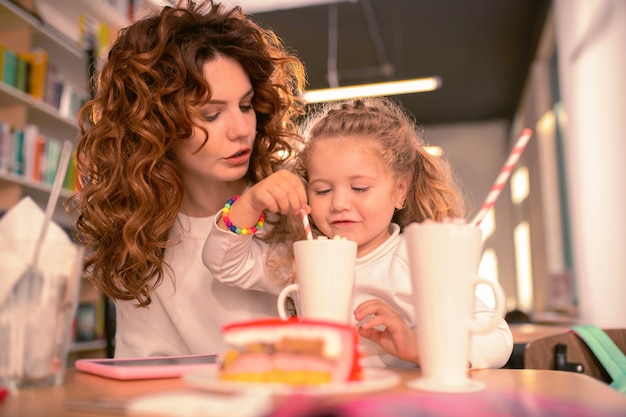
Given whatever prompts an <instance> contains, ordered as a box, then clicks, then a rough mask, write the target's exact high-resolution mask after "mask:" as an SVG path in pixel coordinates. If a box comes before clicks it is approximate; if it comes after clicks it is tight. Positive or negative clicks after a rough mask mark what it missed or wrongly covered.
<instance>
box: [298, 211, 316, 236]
mask: <svg viewBox="0 0 626 417" xmlns="http://www.w3.org/2000/svg"><path fill="white" fill-rule="evenodd" d="M300 216H302V224H303V225H304V233H306V238H307V240H313V233H312V232H311V224H310V223H309V216H307V214H306V212H305V211H304V210H300Z"/></svg>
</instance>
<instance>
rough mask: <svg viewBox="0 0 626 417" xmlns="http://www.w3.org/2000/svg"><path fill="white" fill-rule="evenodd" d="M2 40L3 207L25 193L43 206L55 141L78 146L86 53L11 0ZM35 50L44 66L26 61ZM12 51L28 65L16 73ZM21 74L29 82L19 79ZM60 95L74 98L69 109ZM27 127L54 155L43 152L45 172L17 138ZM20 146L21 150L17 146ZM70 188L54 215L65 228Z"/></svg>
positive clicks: (2, 6) (1, 3)
mask: <svg viewBox="0 0 626 417" xmlns="http://www.w3.org/2000/svg"><path fill="white" fill-rule="evenodd" d="M0 39H1V41H0V44H1V47H2V51H1V52H2V53H3V59H2V67H1V68H2V69H1V75H2V77H1V78H0V123H1V124H2V126H3V131H2V132H3V133H2V135H1V136H0V138H1V139H2V142H1V144H2V147H1V148H0V154H1V155H0V156H1V159H0V161H1V162H0V210H7V209H9V208H11V207H12V206H13V205H14V204H15V203H17V202H18V201H19V200H20V199H21V198H22V197H24V196H25V195H29V196H31V197H32V198H33V200H35V201H36V202H37V203H38V204H39V205H40V206H41V207H42V208H45V205H46V203H47V199H48V194H49V192H50V189H51V183H52V182H51V181H50V178H51V177H52V178H53V175H52V176H51V175H50V174H49V173H51V172H54V170H55V163H56V161H57V160H58V158H57V159H54V154H53V153H52V148H53V146H52V142H53V141H54V142H55V144H60V143H62V141H64V140H68V139H69V140H71V141H72V142H74V144H76V142H77V136H78V123H77V121H76V112H77V109H78V107H79V106H80V104H81V101H84V100H85V99H86V98H87V85H88V73H87V63H88V57H87V54H86V53H85V51H83V49H82V48H81V47H80V46H79V45H78V44H77V42H75V41H73V40H72V39H69V38H68V37H67V36H65V35H63V34H62V33H61V32H59V31H58V30H57V29H55V27H54V26H52V25H50V24H47V23H46V22H45V21H44V20H43V19H42V18H41V16H39V15H38V14H37V13H34V14H33V13H30V12H29V11H27V10H26V9H23V8H22V7H20V6H18V5H17V4H15V3H13V2H11V1H8V0H0ZM32 54H38V55H39V56H43V64H41V66H39V64H37V65H35V63H34V62H29V61H28V60H29V56H30V55H32ZM11 55H13V56H15V57H17V58H18V59H19V60H23V61H26V62H27V63H28V64H27V65H28V66H27V67H19V66H18V67H17V68H16V69H15V70H13V71H14V72H15V73H16V74H15V75H14V77H12V75H13V74H11V71H12V70H11V65H10V62H7V56H11ZM36 68H38V69H36ZM36 71H39V72H38V73H37V72H36ZM24 72H25V73H24ZM20 76H21V77H22V78H25V79H26V81H22V82H21V83H20V82H19V81H17V80H18V79H19V78H20ZM53 87H55V88H56V91H57V92H58V94H56V99H57V100H56V102H54V100H53V99H54V98H55V97H54V96H55V94H54V93H53V92H52V91H51V90H52V88H53ZM46 90H48V91H46ZM62 94H66V95H68V96H72V95H74V96H75V97H76V99H77V100H76V101H75V102H74V104H73V106H71V108H70V106H69V103H67V104H65V105H64V106H61V103H60V99H61V95H62ZM26 131H30V132H32V131H34V132H36V134H37V135H38V136H37V137H38V140H41V141H43V142H44V143H45V144H44V145H43V147H42V149H43V150H42V151H41V152H42V153H45V152H49V153H50V155H51V156H50V158H49V161H48V160H47V159H46V158H45V156H44V161H46V162H48V163H47V164H46V167H47V172H41V173H39V172H37V173H33V172H32V171H31V170H30V169H28V170H26V167H27V165H28V164H32V163H33V162H32V161H30V162H28V161H29V160H31V159H32V160H37V161H39V160H40V158H42V156H41V155H40V154H39V153H34V151H33V152H31V151H30V147H28V146H26V142H25V141H26V139H24V138H23V137H22V138H21V141H18V140H17V139H16V137H17V136H16V135H17V132H21V133H22V134H23V135H24V136H25V135H26V133H25V132H26ZM8 136H10V137H11V138H10V139H9V138H8ZM22 141H24V142H22ZM20 147H21V148H22V151H21V152H20V151H16V150H15V149H18V148H20ZM27 150H28V151H27ZM17 153H19V154H20V155H22V156H21V158H23V159H22V160H20V161H17V160H16V159H15V158H16V157H15V155H16V154H17ZM71 192H72V190H71V185H70V186H68V187H65V188H64V190H63V192H62V195H61V198H60V201H59V205H58V207H57V209H56V210H55V214H54V221H55V222H57V223H58V224H60V225H62V226H64V227H71V225H72V224H73V220H72V218H71V217H70V216H69V214H67V213H66V212H65V210H64V208H63V204H64V202H65V200H66V199H67V197H69V196H70V194H71Z"/></svg>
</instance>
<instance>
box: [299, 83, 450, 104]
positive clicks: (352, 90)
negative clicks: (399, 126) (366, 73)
mask: <svg viewBox="0 0 626 417" xmlns="http://www.w3.org/2000/svg"><path fill="white" fill-rule="evenodd" d="M440 86H441V78H439V77H428V78H415V79H412V80H403V81H390V82H382V83H375V84H363V85H354V86H349V87H337V88H323V89H321V90H311V91H305V92H304V94H303V95H302V98H303V99H304V101H306V102H307V103H320V102H323V101H335V100H344V99H348V98H357V97H374V96H393V95H397V94H409V93H423V92H427V91H434V90H436V89H438V88H439V87H440Z"/></svg>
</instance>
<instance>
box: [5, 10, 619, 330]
mask: <svg viewBox="0 0 626 417" xmlns="http://www.w3.org/2000/svg"><path fill="white" fill-rule="evenodd" d="M182 1H185V0H182ZM224 1H225V3H226V4H228V5H240V6H241V7H242V9H243V11H244V13H246V14H248V15H250V16H251V17H252V18H253V19H254V20H256V21H257V22H258V23H259V24H261V25H262V26H265V27H269V28H272V29H274V31H275V32H276V33H277V34H278V35H279V37H281V39H282V40H283V42H284V43H285V44H286V45H287V46H288V47H289V48H290V49H291V50H292V51H293V52H294V53H295V54H296V55H298V56H299V57H300V58H301V59H302V60H303V62H304V64H305V66H306V69H307V72H308V82H309V84H308V85H307V90H308V91H314V90H319V89H325V88H330V87H346V86H355V85H362V84H369V83H375V84H376V83H385V82H390V81H397V80H408V79H414V78H423V77H437V80H439V81H440V83H439V85H438V86H437V88H436V89H435V90H434V91H427V92H419V93H407V94H400V95H392V96H390V98H391V99H393V100H395V101H397V102H399V103H400V104H402V105H403V106H404V107H405V108H406V109H407V110H408V111H409V112H410V113H411V114H413V116H414V117H415V119H416V121H417V122H418V123H419V125H420V128H421V129H423V134H424V137H425V140H426V142H427V145H429V146H432V147H433V150H434V151H437V150H438V151H439V152H440V153H441V155H442V157H443V158H447V159H448V160H449V161H450V162H451V164H452V166H453V168H454V170H455V173H456V175H457V176H458V178H459V180H460V182H461V183H462V185H463V187H464V191H465V194H466V197H467V201H468V205H469V212H468V215H467V217H468V219H472V218H473V217H474V215H475V214H476V213H477V212H478V210H479V208H480V205H481V203H482V201H483V200H484V199H485V197H486V196H487V194H488V192H489V190H490V188H491V186H492V184H493V182H494V181H495V179H496V177H497V176H498V173H499V172H500V169H501V168H502V165H503V164H504V162H505V161H506V159H507V156H508V154H509V152H510V150H511V148H512V146H513V144H514V143H515V141H516V139H517V137H518V135H519V134H520V132H521V131H522V130H523V129H524V128H531V129H532V130H533V132H534V134H533V136H532V138H531V139H530V142H529V143H528V146H527V147H526V150H525V152H524V154H523V155H522V157H521V159H520V160H519V162H518V163H517V166H516V169H515V170H514V172H513V173H512V175H511V178H510V180H509V181H508V183H507V185H506V187H505V188H504V190H503V192H502V194H501V195H500V197H499V199H498V201H497V203H496V204H495V206H494V208H493V210H491V211H490V213H489V214H488V215H487V217H486V218H485V220H484V221H483V222H482V224H481V228H482V229H483V238H484V253H483V257H482V261H481V265H480V271H479V272H480V274H481V275H482V276H484V277H485V278H488V279H492V280H494V281H498V282H499V283H500V284H501V285H502V286H503V288H504V290H505V293H506V295H507V309H508V310H509V311H511V312H519V313H521V315H520V316H522V317H523V316H526V317H529V318H530V319H532V320H534V321H537V322H565V323H570V322H572V321H574V320H578V321H580V322H584V323H593V324H597V325H601V326H604V327H626V303H624V302H623V300H622V298H623V295H624V294H626V256H625V255H626V220H625V219H624V213H625V212H626V186H625V185H624V179H625V178H626V164H624V162H623V159H624V156H625V155H626V140H624V132H625V131H626V117H624V114H625V113H626V0H594V1H589V0H349V1H348V0H344V1H337V0H335V1H329V0H224ZM176 3H178V0H55V1H54V2H50V1H45V0H15V1H11V0H0V35H1V38H0V43H1V44H2V45H3V46H4V47H6V50H10V51H13V52H18V55H19V53H24V52H33V51H41V50H43V51H45V52H46V53H47V58H48V59H49V62H48V65H47V74H48V75H49V74H50V73H51V72H54V74H53V75H54V76H55V79H54V82H55V83H56V84H55V85H56V86H58V87H59V89H58V91H59V92H61V91H62V92H63V94H65V92H70V93H71V94H73V96H72V97H74V96H76V95H78V98H79V100H78V101H76V103H80V99H82V98H84V97H85V96H87V95H88V89H87V85H88V82H87V78H88V71H87V70H86V69H87V68H89V67H90V66H91V64H92V63H93V62H97V60H98V59H100V58H101V57H103V56H105V54H106V50H107V47H108V45H110V43H111V41H112V39H113V38H114V37H115V34H116V31H117V30H118V29H119V28H120V27H123V26H125V25H127V24H129V23H130V22H132V21H133V19H135V18H136V17H138V16H140V15H141V14H144V13H151V12H155V11H158V10H159V9H160V8H161V7H162V6H164V5H172V4H176ZM6 50H5V53H6ZM53 70H54V71H53ZM48 75H46V77H47V76H48ZM2 81H3V82H0V123H3V124H4V125H11V128H20V129H21V128H25V127H28V126H31V127H32V126H35V127H36V128H38V129H41V132H42V133H44V134H45V135H46V136H47V137H48V138H49V139H51V140H50V142H53V140H52V139H54V138H55V137H56V138H63V137H65V138H72V137H73V138H75V137H76V132H77V124H76V120H75V112H76V109H77V107H78V106H75V105H62V103H72V102H70V101H63V100H61V97H56V98H57V99H58V100H57V101H56V102H49V101H48V98H47V97H45V96H42V97H35V93H34V92H32V91H20V90H19V88H18V87H17V86H14V85H11V84H10V83H9V82H7V81H6V80H2ZM63 94H62V95H63ZM76 103H74V104H76ZM50 106H52V107H50ZM1 163H2V161H1V160H0V211H1V210H3V209H4V210H6V209H8V208H10V207H11V206H12V205H13V204H15V202H16V201H18V200H19V199H20V198H21V197H22V196H23V195H30V196H32V197H33V198H34V199H35V200H36V201H37V202H39V203H40V204H41V205H42V206H43V205H44V204H45V201H46V200H47V196H48V193H49V185H46V184H43V183H42V182H41V181H32V180H31V179H25V178H23V174H15V173H12V172H6V170H5V171H3V166H1ZM72 186H73V184H72V181H70V182H69V183H68V188H67V189H66V190H64V194H63V196H64V197H67V196H68V195H70V194H71V192H72V190H71V189H72ZM55 220H57V221H58V222H60V223H62V224H64V225H66V226H67V227H68V228H71V227H72V220H71V219H69V218H67V216H65V215H64V213H63V209H62V207H59V208H58V209H57V212H56V214H55ZM479 293H480V295H481V296H482V297H484V298H485V301H486V302H487V303H490V302H491V300H489V297H488V296H487V295H483V292H482V289H479Z"/></svg>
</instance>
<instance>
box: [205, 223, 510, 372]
mask: <svg viewBox="0 0 626 417" xmlns="http://www.w3.org/2000/svg"><path fill="white" fill-rule="evenodd" d="M216 219H217V217H216ZM391 231H392V234H391V236H390V237H389V238H388V239H387V240H386V241H385V242H384V243H383V244H382V245H380V246H379V247H378V248H376V249H375V250H374V251H373V252H371V253H369V254H367V255H365V256H363V257H361V258H357V260H356V280H355V287H354V301H353V309H354V308H356V307H357V306H358V305H359V304H361V303H362V302H364V301H366V300H370V299H373V298H377V299H380V300H382V301H384V302H386V303H387V304H388V305H389V306H390V307H392V308H393V309H394V310H395V311H396V312H397V313H398V314H400V316H401V317H402V318H403V319H404V320H405V322H406V323H407V324H409V326H411V328H413V329H414V328H415V320H414V308H413V298H412V295H411V278H410V273H409V265H408V258H407V249H406V242H405V239H404V238H403V236H402V235H401V234H400V227H399V226H398V225H396V224H392V225H391ZM274 247H275V246H274ZM268 250H269V245H267V244H266V243H263V242H261V241H259V240H258V239H254V238H252V237H251V236H242V235H236V234H234V233H232V232H230V231H224V230H222V229H220V228H219V227H217V226H214V227H213V228H212V229H211V232H210V234H209V237H208V239H207V241H206V244H205V247H204V251H203V261H204V263H205V265H206V266H207V268H208V269H209V271H210V272H211V274H212V275H213V276H214V277H215V278H216V279H217V280H219V281H222V282H224V283H226V284H229V285H234V286H238V287H241V288H246V289H255V290H261V291H267V292H270V293H272V294H278V293H279V292H280V290H281V289H282V288H283V287H284V285H285V281H284V280H285V279H286V277H287V276H288V274H289V273H290V271H291V267H290V266H289V267H287V268H285V270H284V271H283V276H282V277H273V278H272V277H270V271H269V269H268V267H267V259H268ZM269 256H270V257H271V256H273V254H271V253H270V254H269ZM295 302H296V308H297V305H298V301H297V300H295ZM474 314H475V318H476V319H477V320H478V321H489V319H490V317H491V315H492V314H493V310H492V309H490V308H488V307H487V306H486V305H485V304H484V303H483V302H482V301H481V300H480V299H479V298H476V302H475V313H474ZM353 324H355V325H359V323H356V321H354V319H353ZM360 344H361V346H362V347H363V349H364V359H363V362H362V363H363V365H364V366H381V365H387V366H411V364H408V363H407V362H404V361H401V360H399V359H397V358H395V357H393V356H391V355H389V354H387V353H386V352H384V351H383V350H382V348H380V346H378V345H377V344H375V343H374V342H371V341H370V340H367V339H364V338H361V340H360ZM512 349H513V337H512V335H511V331H510V329H509V326H508V324H507V323H506V321H505V320H504V319H501V320H500V323H499V325H498V326H497V328H496V329H494V330H492V331H490V332H488V333H484V334H478V335H472V336H471V342H470V355H469V356H470V358H469V359H470V363H471V364H472V368H499V367H501V366H503V365H504V364H505V363H506V362H507V361H508V359H509V357H510V355H511V352H512Z"/></svg>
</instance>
